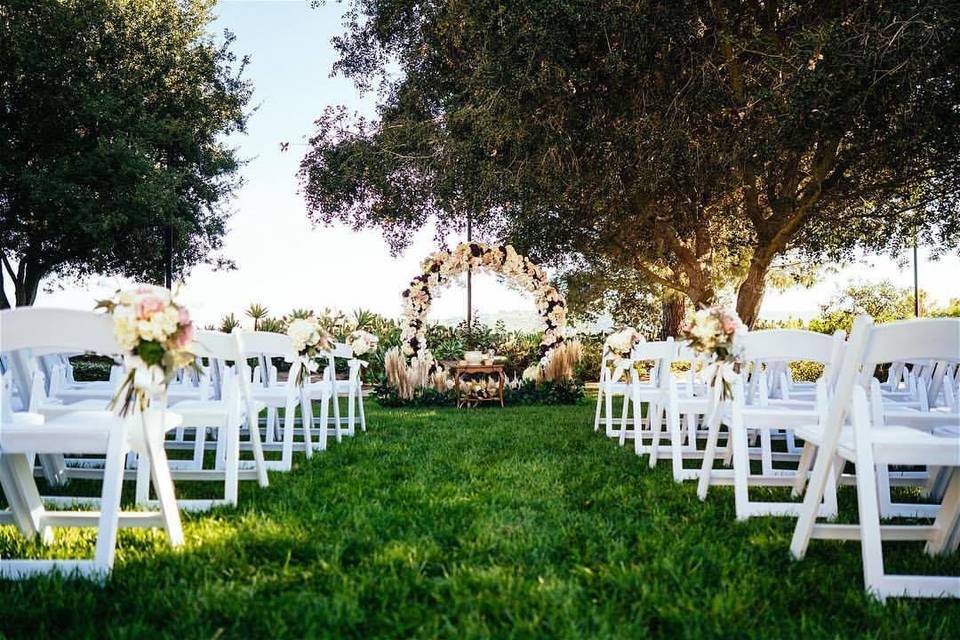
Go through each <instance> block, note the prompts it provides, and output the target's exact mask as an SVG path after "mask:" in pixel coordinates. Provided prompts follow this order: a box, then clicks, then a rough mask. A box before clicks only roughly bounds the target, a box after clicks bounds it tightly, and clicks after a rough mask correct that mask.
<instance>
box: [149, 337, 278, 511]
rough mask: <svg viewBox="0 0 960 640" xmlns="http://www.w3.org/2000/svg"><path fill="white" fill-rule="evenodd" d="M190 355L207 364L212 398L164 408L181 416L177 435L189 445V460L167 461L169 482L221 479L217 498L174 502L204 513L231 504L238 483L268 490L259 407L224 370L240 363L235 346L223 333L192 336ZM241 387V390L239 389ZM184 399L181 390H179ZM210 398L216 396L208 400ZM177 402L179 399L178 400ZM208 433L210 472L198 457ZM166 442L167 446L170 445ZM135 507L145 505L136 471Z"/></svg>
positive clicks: (241, 379) (183, 401) (230, 370)
mask: <svg viewBox="0 0 960 640" xmlns="http://www.w3.org/2000/svg"><path fill="white" fill-rule="evenodd" d="M191 349H192V351H193V353H194V354H195V355H196V356H197V357H198V358H200V359H201V360H202V359H205V360H207V362H208V366H207V372H209V373H214V372H215V373H216V374H217V375H216V378H217V383H218V384H217V385H216V386H217V387H218V388H217V389H216V393H215V394H213V393H207V392H205V391H197V392H196V393H197V397H196V398H192V399H181V400H178V401H176V402H171V403H170V409H171V410H173V411H175V412H176V413H177V414H179V415H180V416H182V418H183V423H182V425H181V428H180V429H178V431H181V430H183V429H189V428H192V429H193V430H194V433H195V435H194V441H193V443H190V444H191V446H192V447H193V454H194V455H193V459H192V460H189V461H186V460H172V461H171V466H172V468H173V478H174V480H185V481H186V480H189V481H210V480H219V479H221V478H222V479H223V483H224V494H223V498H216V499H193V500H180V503H179V504H180V506H181V508H183V509H186V510H190V511H198V510H208V509H210V508H212V507H215V506H221V505H235V504H236V503H237V495H238V490H239V481H240V480H257V481H258V483H259V485H260V486H261V487H266V486H268V479H267V468H266V462H265V460H264V456H263V447H262V443H261V442H260V427H259V424H258V421H257V420H258V415H259V413H260V411H261V410H262V409H263V405H262V404H259V403H256V402H254V401H253V400H252V398H250V394H249V383H248V382H246V380H245V378H244V376H241V375H239V374H238V373H237V372H236V371H234V369H233V368H230V367H228V366H227V365H226V363H227V362H228V361H229V362H235V363H236V362H239V361H241V360H242V358H241V357H240V351H239V349H238V347H237V339H236V338H235V337H234V336H233V335H231V334H229V333H219V332H216V331H198V332H196V334H195V336H194V341H193V344H192V345H191ZM207 372H205V374H204V378H205V382H204V384H202V385H199V387H198V388H200V389H202V388H203V387H204V386H205V385H206V384H208V382H206V381H209V379H210V376H209V375H207ZM244 386H247V391H246V392H243V390H242V388H243V387H244ZM183 393H184V394H186V389H184V390H183ZM210 395H216V396H218V397H216V398H211V397H209V396H210ZM181 397H184V395H182V396H181ZM245 425H246V426H247V432H248V445H249V447H250V448H251V449H252V451H253V458H254V459H253V464H252V465H250V464H249V463H244V464H241V460H240V445H241V442H240V441H241V431H242V428H243V427H244V426H245ZM208 429H213V430H214V431H215V432H216V442H215V445H216V446H215V451H214V458H215V459H214V468H212V469H207V468H205V461H204V454H205V453H206V432H207V430H208ZM170 444H171V443H169V442H168V443H167V446H170ZM137 480H138V482H137V502H138V503H139V504H147V503H148V498H149V496H148V495H147V483H146V482H145V480H146V478H145V475H144V471H143V470H142V469H138V478H137Z"/></svg>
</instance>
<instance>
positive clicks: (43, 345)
mask: <svg viewBox="0 0 960 640" xmlns="http://www.w3.org/2000/svg"><path fill="white" fill-rule="evenodd" d="M0 324H2V326H3V331H2V333H0V351H2V352H4V354H5V355H6V356H7V358H8V361H10V360H14V359H20V358H24V357H27V358H30V357H32V356H31V355H30V352H31V351H33V350H35V351H37V352H43V351H53V350H60V351H64V352H73V351H90V352H95V353H99V354H102V355H107V356H111V357H116V356H118V355H119V354H120V353H121V352H122V350H121V349H120V347H119V345H118V344H117V342H116V339H115V338H114V335H113V326H112V322H111V320H110V318H109V317H107V316H105V315H103V314H97V313H92V312H84V311H73V310H61V309H35V308H28V309H14V310H4V311H0ZM11 379H12V374H7V375H4V380H3V385H2V387H3V389H2V394H0V488H2V490H3V493H4V496H5V497H6V500H7V503H8V504H9V505H10V506H9V509H8V510H6V511H4V512H0V523H4V524H14V525H16V526H17V528H18V529H19V530H20V532H21V534H22V535H24V536H25V537H27V538H35V537H39V539H40V540H41V541H43V542H44V543H48V544H49V543H51V542H52V541H53V529H52V528H53V527H78V526H79V527H89V526H93V527H96V528H97V530H98V534H97V543H96V549H95V552H94V557H93V559H92V560H87V559H69V560H66V559H58V560H24V559H3V560H2V561H0V576H2V577H5V578H23V577H29V576H31V575H36V574H38V573H49V572H51V571H58V572H61V573H65V574H80V575H86V576H104V575H105V574H106V573H107V572H109V571H110V569H111V567H112V566H113V561H114V557H115V553H116V539H117V530H118V528H119V527H148V528H150V527H162V528H163V529H164V530H165V531H166V533H167V537H168V539H169V541H170V543H171V545H173V546H179V545H181V544H183V541H184V540H183V529H182V526H181V523H180V514H179V510H178V508H177V504H176V498H175V494H174V487H173V480H172V478H171V476H170V469H169V466H168V463H167V459H166V453H165V451H164V448H163V444H162V443H163V438H164V434H165V433H166V432H168V431H169V430H171V429H173V428H175V427H176V426H177V425H178V424H179V420H180V419H179V416H177V414H175V413H173V412H170V411H167V409H166V401H165V398H164V397H163V396H158V397H155V398H153V401H152V402H151V406H150V408H149V409H147V410H146V411H144V412H142V413H140V412H137V413H131V414H130V415H129V416H127V417H118V416H117V415H115V414H113V413H111V412H108V411H77V412H64V413H63V414H61V415H58V416H51V417H47V416H43V415H41V414H37V413H30V412H16V413H15V412H13V411H12V409H11V406H10V404H11V393H10V386H11ZM130 451H133V452H136V453H137V454H138V455H139V456H140V458H141V460H142V464H143V466H144V468H147V469H149V472H150V476H151V477H152V481H153V486H154V489H155V490H156V492H157V496H158V500H159V504H160V511H159V512H156V513H152V512H147V511H135V512H126V511H122V510H121V508H120V496H121V491H122V485H123V480H124V464H125V459H126V456H127V453H128V452H130ZM64 453H89V454H95V455H102V456H105V459H106V464H105V467H104V472H103V484H102V489H101V495H100V500H99V506H100V511H99V512H97V511H48V510H47V509H46V507H45V506H44V504H43V501H42V500H41V497H40V494H39V491H38V489H37V485H36V482H35V480H34V473H33V465H32V463H31V459H32V458H33V457H34V455H36V454H56V455H62V454H64Z"/></svg>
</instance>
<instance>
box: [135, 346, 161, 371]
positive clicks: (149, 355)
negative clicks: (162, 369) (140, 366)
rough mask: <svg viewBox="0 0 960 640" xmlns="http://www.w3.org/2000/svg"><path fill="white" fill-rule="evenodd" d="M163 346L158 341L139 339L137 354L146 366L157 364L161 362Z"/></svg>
mask: <svg viewBox="0 0 960 640" xmlns="http://www.w3.org/2000/svg"><path fill="white" fill-rule="evenodd" d="M163 354H164V348H163V345H162V344H160V343H159V342H154V341H152V340H141V341H140V344H139V345H138V346H137V355H138V356H140V359H141V360H143V361H144V362H145V363H146V364H147V365H148V366H153V365H159V364H160V363H161V362H163Z"/></svg>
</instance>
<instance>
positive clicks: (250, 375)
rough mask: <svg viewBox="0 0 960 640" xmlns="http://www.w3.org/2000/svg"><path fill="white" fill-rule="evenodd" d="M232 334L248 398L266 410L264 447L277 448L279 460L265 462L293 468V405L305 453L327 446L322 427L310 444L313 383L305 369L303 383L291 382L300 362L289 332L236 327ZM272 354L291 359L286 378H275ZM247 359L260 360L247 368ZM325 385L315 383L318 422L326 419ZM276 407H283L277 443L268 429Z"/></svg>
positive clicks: (277, 466) (272, 426) (278, 408)
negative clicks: (249, 329) (234, 334)
mask: <svg viewBox="0 0 960 640" xmlns="http://www.w3.org/2000/svg"><path fill="white" fill-rule="evenodd" d="M236 335H237V342H238V345H239V349H240V360H239V361H238V365H239V367H240V368H241V372H240V375H241V377H242V378H244V379H245V380H249V381H250V385H249V390H250V398H251V399H252V400H253V401H254V402H258V403H261V404H262V405H263V406H264V407H265V408H266V411H267V427H266V428H267V434H268V435H267V438H266V442H265V444H264V447H265V449H267V450H268V451H274V450H277V449H279V450H280V460H269V461H267V466H268V467H269V468H271V469H277V470H280V471H289V470H290V469H292V468H293V451H294V444H295V443H294V432H295V426H296V411H297V407H299V408H300V414H301V423H302V425H303V427H302V433H303V444H302V447H303V451H304V453H305V455H306V456H307V457H308V458H311V457H313V452H314V450H315V449H320V450H324V449H326V447H327V430H326V429H320V430H319V431H318V439H317V446H316V447H315V446H314V444H313V435H312V427H313V404H312V400H311V399H312V396H313V395H314V392H313V388H312V385H313V383H312V381H311V380H310V376H309V373H307V377H306V379H305V383H304V385H303V386H298V385H297V384H295V382H294V381H295V380H296V377H297V376H298V375H299V373H300V370H301V368H302V367H303V364H302V363H301V362H300V361H299V359H298V357H297V354H296V352H295V351H294V349H293V342H292V341H291V340H290V338H289V336H286V335H284V334H280V333H271V332H267V331H240V332H237V334H236ZM272 358H282V359H284V360H286V361H287V362H290V363H292V365H291V367H290V371H289V373H288V377H287V380H286V381H284V382H281V381H280V380H279V379H278V378H277V376H276V369H275V368H274V367H273V366H272V364H271V359H272ZM248 359H252V360H258V361H259V362H260V364H259V365H257V367H256V369H254V370H250V369H249V366H248V364H247V360H248ZM327 375H329V374H327V373H326V372H325V373H324V377H326V376H327ZM326 388H328V386H327V385H321V386H320V387H319V395H320V396H321V404H320V412H321V417H320V419H321V423H322V424H323V423H325V422H326V417H327V415H326V412H327V410H328V408H327V407H328V403H327V402H325V401H324V400H325V398H324V397H323V393H322V391H323V389H326ZM280 409H282V410H283V426H282V429H281V433H282V435H281V440H280V443H276V442H275V440H274V435H273V433H272V431H273V429H274V421H275V420H276V419H277V415H278V410H280Z"/></svg>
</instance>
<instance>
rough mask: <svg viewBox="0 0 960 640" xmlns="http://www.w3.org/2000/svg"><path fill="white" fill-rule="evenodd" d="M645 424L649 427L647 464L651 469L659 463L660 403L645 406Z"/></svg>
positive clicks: (661, 422) (661, 421)
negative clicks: (648, 456)
mask: <svg viewBox="0 0 960 640" xmlns="http://www.w3.org/2000/svg"><path fill="white" fill-rule="evenodd" d="M647 423H648V424H649V425H650V459H649V460H648V461H647V464H649V465H650V468H651V469H652V468H654V467H656V466H657V463H658V462H659V461H660V427H661V426H662V424H663V420H662V419H661V416H660V403H653V402H651V403H650V404H649V405H647Z"/></svg>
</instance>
